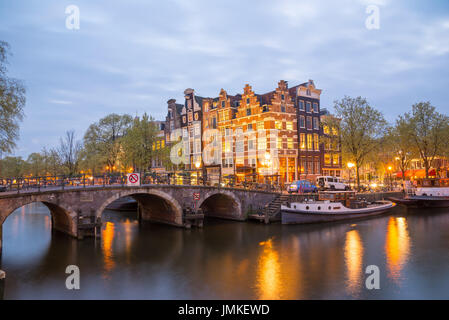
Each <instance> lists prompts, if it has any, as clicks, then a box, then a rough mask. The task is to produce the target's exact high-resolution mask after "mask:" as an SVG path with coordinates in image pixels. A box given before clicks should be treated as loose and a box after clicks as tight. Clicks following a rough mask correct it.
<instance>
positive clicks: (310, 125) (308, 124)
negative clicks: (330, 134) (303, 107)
mask: <svg viewBox="0 0 449 320" xmlns="http://www.w3.org/2000/svg"><path fill="white" fill-rule="evenodd" d="M307 130H312V117H307Z"/></svg>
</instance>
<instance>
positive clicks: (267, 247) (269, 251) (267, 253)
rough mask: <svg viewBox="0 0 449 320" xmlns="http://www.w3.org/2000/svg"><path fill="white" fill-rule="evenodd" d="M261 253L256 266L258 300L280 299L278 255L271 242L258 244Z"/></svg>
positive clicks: (270, 240)
mask: <svg viewBox="0 0 449 320" xmlns="http://www.w3.org/2000/svg"><path fill="white" fill-rule="evenodd" d="M259 245H260V246H263V251H262V253H261V255H260V257H259V261H258V265H257V291H258V298H259V299H262V300H266V299H269V300H272V299H281V289H282V288H281V280H280V273H281V267H280V262H279V254H278V252H277V251H276V249H275V248H273V240H272V239H269V240H267V241H264V242H260V243H259Z"/></svg>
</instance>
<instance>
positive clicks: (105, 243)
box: [101, 221, 115, 277]
mask: <svg viewBox="0 0 449 320" xmlns="http://www.w3.org/2000/svg"><path fill="white" fill-rule="evenodd" d="M114 234H115V226H114V223H112V222H109V221H107V222H106V223H105V226H104V227H103V229H102V232H101V238H102V242H101V244H102V250H103V259H104V271H105V273H104V276H105V277H107V276H108V274H109V272H111V270H112V269H113V268H114V266H115V260H114V253H113V249H112V243H113V241H114Z"/></svg>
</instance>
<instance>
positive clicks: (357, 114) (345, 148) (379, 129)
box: [334, 96, 387, 189]
mask: <svg viewBox="0 0 449 320" xmlns="http://www.w3.org/2000/svg"><path fill="white" fill-rule="evenodd" d="M334 108H335V112H336V116H337V118H340V122H339V132H340V136H341V144H342V154H343V156H344V157H345V159H347V160H348V161H351V162H353V163H354V165H355V170H356V175H357V189H360V167H361V166H362V165H363V164H364V163H365V160H366V159H367V157H368V156H369V155H371V154H372V153H373V152H375V151H376V150H378V148H379V147H380V145H381V143H382V141H383V135H384V132H385V128H386V127H387V122H386V121H385V119H384V117H383V115H382V113H381V112H379V111H377V110H376V109H374V108H372V107H371V106H370V105H369V104H368V102H367V101H366V99H365V98H362V97H357V98H351V97H348V96H345V97H344V98H343V99H342V100H340V101H338V100H337V101H335V102H334Z"/></svg>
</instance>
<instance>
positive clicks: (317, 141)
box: [313, 133, 320, 151]
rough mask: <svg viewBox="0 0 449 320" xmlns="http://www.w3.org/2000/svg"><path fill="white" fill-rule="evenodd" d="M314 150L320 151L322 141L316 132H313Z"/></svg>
mask: <svg viewBox="0 0 449 320" xmlns="http://www.w3.org/2000/svg"><path fill="white" fill-rule="evenodd" d="M313 150H315V151H320V142H319V139H318V134H316V133H314V134H313Z"/></svg>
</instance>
